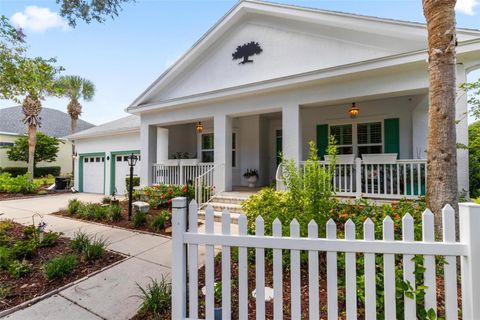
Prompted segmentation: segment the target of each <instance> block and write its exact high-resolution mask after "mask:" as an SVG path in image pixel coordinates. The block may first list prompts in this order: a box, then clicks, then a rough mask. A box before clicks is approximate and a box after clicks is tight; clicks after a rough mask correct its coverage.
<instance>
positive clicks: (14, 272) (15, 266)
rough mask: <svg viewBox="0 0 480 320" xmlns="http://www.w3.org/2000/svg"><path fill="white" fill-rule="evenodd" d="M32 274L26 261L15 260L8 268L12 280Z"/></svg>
mask: <svg viewBox="0 0 480 320" xmlns="http://www.w3.org/2000/svg"><path fill="white" fill-rule="evenodd" d="M30 272H32V267H31V266H30V264H29V263H27V262H26V261H19V260H15V261H13V262H11V263H10V265H9V266H8V273H9V274H10V275H11V276H12V277H14V278H17V279H18V278H22V277H24V276H26V275H28V274H29V273H30Z"/></svg>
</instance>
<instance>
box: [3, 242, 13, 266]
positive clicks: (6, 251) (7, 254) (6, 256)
mask: <svg viewBox="0 0 480 320" xmlns="http://www.w3.org/2000/svg"><path fill="white" fill-rule="evenodd" d="M11 259H12V250H11V249H10V248H8V247H0V268H2V269H6V268H8V266H9V265H10V262H11Z"/></svg>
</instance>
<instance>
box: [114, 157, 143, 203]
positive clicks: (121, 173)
mask: <svg viewBox="0 0 480 320" xmlns="http://www.w3.org/2000/svg"><path fill="white" fill-rule="evenodd" d="M129 156H130V155H128V154H124V155H116V156H115V189H116V193H117V194H125V193H126V192H127V185H126V183H125V178H126V177H128V176H130V167H129V166H128V157H129ZM137 157H138V158H139V159H138V161H137V164H136V165H135V167H133V174H134V175H135V176H138V175H139V173H140V160H141V159H140V156H139V155H137Z"/></svg>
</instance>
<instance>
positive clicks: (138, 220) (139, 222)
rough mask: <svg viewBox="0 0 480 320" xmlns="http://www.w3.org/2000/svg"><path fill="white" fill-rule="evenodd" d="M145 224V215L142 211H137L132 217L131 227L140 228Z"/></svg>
mask: <svg viewBox="0 0 480 320" xmlns="http://www.w3.org/2000/svg"><path fill="white" fill-rule="evenodd" d="M146 223H147V214H146V213H145V212H143V211H137V212H136V213H135V214H134V216H133V226H134V227H135V228H140V227H142V226H144V225H145V224H146Z"/></svg>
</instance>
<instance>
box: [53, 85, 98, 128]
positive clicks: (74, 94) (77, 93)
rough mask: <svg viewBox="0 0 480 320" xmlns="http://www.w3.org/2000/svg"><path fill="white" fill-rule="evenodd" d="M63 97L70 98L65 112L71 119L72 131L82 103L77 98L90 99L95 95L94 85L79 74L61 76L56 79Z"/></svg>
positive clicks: (80, 112) (75, 125) (75, 126)
mask: <svg viewBox="0 0 480 320" xmlns="http://www.w3.org/2000/svg"><path fill="white" fill-rule="evenodd" d="M58 83H59V86H60V88H61V89H62V93H63V96H64V97H67V98H69V99H70V102H69V103H68V105H67V112H68V114H69V115H70V119H71V130H72V133H74V132H75V130H76V129H77V120H78V117H79V116H80V115H81V114H82V105H81V104H80V102H79V101H78V100H80V99H83V100H84V101H91V100H92V99H93V96H94V95H95V85H94V84H93V82H91V81H90V80H87V79H84V78H82V77H79V76H62V77H60V78H59V79H58Z"/></svg>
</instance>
